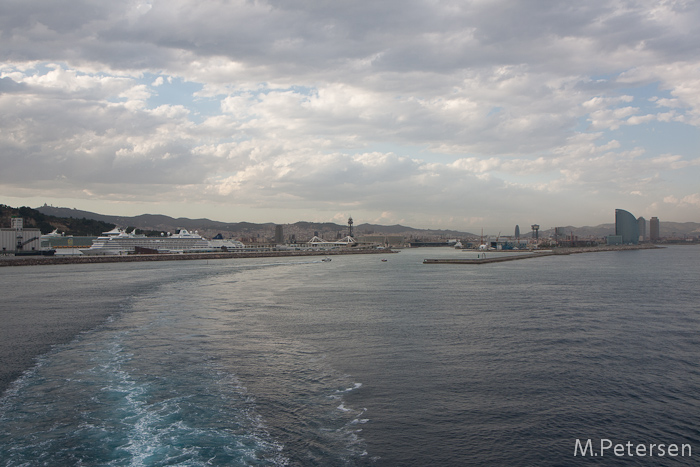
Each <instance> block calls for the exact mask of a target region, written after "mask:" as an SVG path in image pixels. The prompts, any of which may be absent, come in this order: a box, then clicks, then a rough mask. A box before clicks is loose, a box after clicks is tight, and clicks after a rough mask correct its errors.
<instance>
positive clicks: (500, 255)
mask: <svg viewBox="0 0 700 467" xmlns="http://www.w3.org/2000/svg"><path fill="white" fill-rule="evenodd" d="M657 248H663V247H660V246H657V245H651V244H643V245H615V246H594V247H582V248H571V247H558V248H552V249H551V250H529V251H523V250H496V251H492V250H486V251H478V250H467V252H469V253H471V254H472V255H475V254H476V255H477V257H476V258H440V259H424V260H423V264H491V263H503V262H506V261H518V260H522V259H532V258H542V257H545V256H562V255H573V254H579V253H598V252H603V251H628V250H653V249H657Z"/></svg>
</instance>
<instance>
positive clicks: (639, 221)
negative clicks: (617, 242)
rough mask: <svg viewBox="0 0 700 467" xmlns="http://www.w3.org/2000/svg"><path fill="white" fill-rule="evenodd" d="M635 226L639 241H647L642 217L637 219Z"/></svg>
mask: <svg viewBox="0 0 700 467" xmlns="http://www.w3.org/2000/svg"><path fill="white" fill-rule="evenodd" d="M637 225H638V226H639V241H640V242H646V241H647V220H646V219H644V218H643V217H639V218H637Z"/></svg>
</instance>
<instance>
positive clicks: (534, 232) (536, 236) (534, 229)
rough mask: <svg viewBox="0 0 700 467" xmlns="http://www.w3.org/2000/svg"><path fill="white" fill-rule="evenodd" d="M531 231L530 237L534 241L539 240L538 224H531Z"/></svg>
mask: <svg viewBox="0 0 700 467" xmlns="http://www.w3.org/2000/svg"><path fill="white" fill-rule="evenodd" d="M530 228H531V229H532V236H533V237H534V239H535V241H537V240H539V239H540V226H539V224H532V225H531V226H530Z"/></svg>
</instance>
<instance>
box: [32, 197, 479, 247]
mask: <svg viewBox="0 0 700 467" xmlns="http://www.w3.org/2000/svg"><path fill="white" fill-rule="evenodd" d="M36 210H37V211H39V212H41V213H43V214H46V215H50V216H56V217H65V218H70V217H73V218H80V219H82V218H86V219H94V220H97V221H102V222H108V223H111V224H115V225H117V226H119V227H124V228H126V227H136V228H138V229H142V230H160V231H167V232H172V231H175V230H176V229H187V230H197V231H198V232H199V233H200V234H202V235H204V236H207V237H213V236H214V235H216V234H217V233H222V234H227V235H228V236H232V237H241V238H247V237H258V236H260V237H263V236H272V235H274V230H275V224H274V223H271V222H268V223H263V224H255V223H251V222H219V221H213V220H211V219H188V218H184V217H179V218H173V217H170V216H164V215H161V214H141V215H139V216H133V217H127V216H109V215H105V214H98V213H95V212H90V211H81V210H79V209H70V208H61V207H53V206H47V205H44V206H41V207H39V208H36ZM283 225H284V229H285V235H291V234H294V235H296V236H297V238H298V239H300V240H301V241H304V240H306V238H305V237H307V236H308V238H311V236H313V235H314V233H315V232H318V233H319V234H322V235H325V237H324V238H332V237H333V236H338V235H342V236H344V235H347V229H348V226H347V225H340V224H335V223H332V222H305V221H301V222H296V223H294V224H283ZM354 231H355V233H356V235H370V234H372V235H405V236H444V237H452V238H463V237H468V236H472V234H470V233H468V232H459V231H455V230H439V229H436V230H431V229H415V228H413V227H406V226H403V225H391V226H385V225H377V224H359V225H356V226H355V227H354Z"/></svg>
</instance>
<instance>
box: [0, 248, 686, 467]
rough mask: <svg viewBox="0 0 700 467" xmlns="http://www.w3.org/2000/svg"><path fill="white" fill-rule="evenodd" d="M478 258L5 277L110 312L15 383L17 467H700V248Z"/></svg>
mask: <svg viewBox="0 0 700 467" xmlns="http://www.w3.org/2000/svg"><path fill="white" fill-rule="evenodd" d="M460 254H464V253H460V252H457V251H453V250H447V249H416V250H406V251H402V252H401V253H399V254H396V255H390V256H389V255H388V256H387V259H388V260H389V261H387V262H381V261H380V258H379V257H378V256H374V255H370V256H346V257H334V258H333V261H332V262H330V263H322V262H320V261H317V260H313V259H308V260H304V259H299V258H296V259H293V258H288V259H280V260H279V261H271V260H269V259H267V260H263V259H255V260H231V261H228V260H222V261H210V262H209V263H207V262H204V261H201V262H199V261H198V262H190V261H186V262H172V263H158V264H145V263H144V264H116V265H109V266H107V265H80V266H70V267H68V266H66V267H62V266H51V267H46V268H44V267H33V268H5V270H3V271H0V275H2V277H1V279H2V281H3V287H5V288H6V289H5V290H6V291H7V292H8V294H9V299H6V300H5V304H6V306H16V307H17V308H18V309H19V310H23V312H29V311H30V309H31V307H32V306H38V305H37V303H39V304H41V303H42V302H41V300H40V298H37V299H36V300H35V301H28V300H26V298H27V297H28V296H30V295H31V294H36V292H37V291H39V292H41V290H50V291H53V292H54V295H55V296H52V299H51V306H52V310H53V312H55V313H61V312H69V311H70V310H74V309H75V308H76V307H77V308H78V309H81V308H82V307H87V308H89V307H95V308H99V309H100V310H104V309H105V307H109V309H110V312H109V315H110V316H111V317H110V318H109V319H108V320H107V321H106V322H103V323H102V324H100V325H98V326H97V327H93V328H92V329H91V330H90V331H89V332H85V333H82V334H79V335H77V336H75V337H74V338H73V339H72V340H69V341H68V342H67V343H65V344H61V345H59V346H55V347H54V348H53V349H51V350H50V351H49V352H48V353H45V354H44V355H42V356H41V357H40V358H39V360H38V363H37V364H36V365H35V366H34V367H33V368H32V369H30V370H29V371H27V372H25V373H24V374H23V375H22V377H21V378H20V379H18V380H17V381H15V382H14V383H13V384H12V386H11V387H10V388H9V389H8V390H7V391H6V392H5V394H4V396H3V397H2V399H0V465H5V466H19V465H50V466H60V465H86V466H88V465H111V466H127V465H128V466H166V465H181V466H197V465H222V466H229V465H231V466H235V465H319V466H335V465H350V466H352V465H361V466H364V465H377V466H385V465H387V466H394V465H419V466H422V465H455V466H456V465H577V464H580V465H584V464H585V465H588V464H590V463H591V462H592V461H593V459H590V458H582V457H581V456H580V455H579V456H577V457H574V447H575V440H576V439H581V440H582V441H585V440H586V439H592V440H593V442H594V443H595V444H598V443H599V440H600V439H601V438H605V439H611V440H612V441H613V442H615V443H626V442H628V441H631V442H632V443H634V444H637V443H644V444H649V443H657V444H658V443H665V444H670V443H676V444H679V445H680V444H682V443H686V444H689V445H690V446H692V448H693V457H680V456H678V457H670V456H668V455H667V456H665V457H658V456H656V457H649V456H646V457H640V456H632V457H630V456H624V457H616V456H615V455H614V454H613V453H612V450H610V451H608V453H607V454H606V455H605V457H604V458H600V457H599V458H598V459H595V463H603V464H606V465H607V464H616V463H621V464H624V465H694V463H695V462H694V459H696V458H697V457H700V402H698V397H700V366H699V364H698V362H699V358H698V357H699V356H700V333H699V331H700V314H699V313H698V312H700V300H699V299H700V292H698V278H699V277H700V274H699V273H700V248H698V247H671V248H666V249H662V250H653V251H631V252H614V253H613V252H610V253H596V254H585V255H573V256H569V257H549V258H536V259H528V260H524V261H515V262H512V263H499V264H491V265H480V266H473V265H459V266H456V265H423V264H422V260H423V259H424V258H427V257H431V258H435V257H441V256H449V257H459V255H460ZM98 266H99V267H98ZM61 268H63V269H61ZM10 270H12V271H10ZM28 284H31V285H28ZM37 284H39V285H37ZM58 290H60V291H61V293H60V294H55V291H58ZM100 290H104V294H103V295H102V296H99V295H100ZM8 301H9V303H8ZM32 303H33V304H34V305H32ZM45 304H46V303H44V305H45ZM22 307H24V308H22Z"/></svg>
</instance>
